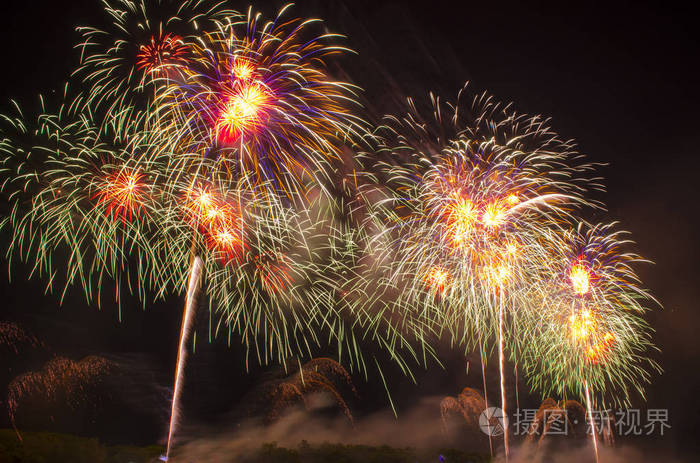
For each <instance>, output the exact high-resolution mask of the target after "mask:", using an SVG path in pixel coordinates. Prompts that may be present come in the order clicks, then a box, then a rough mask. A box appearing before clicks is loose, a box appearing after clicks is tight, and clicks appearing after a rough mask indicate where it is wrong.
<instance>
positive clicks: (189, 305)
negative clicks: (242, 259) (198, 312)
mask: <svg viewBox="0 0 700 463" xmlns="http://www.w3.org/2000/svg"><path fill="white" fill-rule="evenodd" d="M201 275H202V259H200V258H199V257H195V258H194V260H193V261H192V267H191V270H190V280H189V283H188V285H187V297H186V299H185V310H184V313H183V315H182V327H181V329H180V341H179V343H178V344H179V347H178V350H177V366H176V367H175V386H174V387H173V399H172V404H171V408H170V426H169V427H168V443H167V445H166V450H165V458H166V459H167V458H168V455H170V447H171V445H172V439H173V435H174V433H175V427H176V426H177V422H178V414H179V411H180V410H179V407H180V394H181V392H182V381H183V379H184V368H185V362H186V356H187V352H186V346H185V343H186V341H187V339H188V338H189V333H190V332H191V331H192V324H193V322H194V312H195V309H196V305H197V292H198V287H199V280H200V277H201Z"/></svg>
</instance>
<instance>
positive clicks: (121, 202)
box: [96, 169, 145, 220]
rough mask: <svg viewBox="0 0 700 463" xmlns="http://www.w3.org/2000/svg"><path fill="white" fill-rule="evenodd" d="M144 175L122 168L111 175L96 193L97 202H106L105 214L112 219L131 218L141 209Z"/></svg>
mask: <svg viewBox="0 0 700 463" xmlns="http://www.w3.org/2000/svg"><path fill="white" fill-rule="evenodd" d="M143 179H144V175H143V174H142V173H140V172H139V171H138V170H133V171H132V170H127V169H123V170H121V171H119V173H118V174H116V175H114V176H111V177H110V178H108V179H107V181H106V182H105V183H104V184H103V185H102V186H101V191H99V192H98V193H97V195H96V196H97V198H98V201H97V203H98V204H106V208H105V214H107V216H112V218H113V219H114V220H116V219H117V218H120V219H121V220H131V219H132V218H133V216H134V215H135V214H137V213H138V212H139V211H141V210H142V209H143V200H144V192H143V190H144V188H145V186H144V183H143Z"/></svg>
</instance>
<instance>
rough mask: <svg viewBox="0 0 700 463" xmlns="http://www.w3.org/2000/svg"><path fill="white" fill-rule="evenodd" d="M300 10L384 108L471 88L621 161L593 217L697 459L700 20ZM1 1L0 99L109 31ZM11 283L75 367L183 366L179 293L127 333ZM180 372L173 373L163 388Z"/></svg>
mask: <svg viewBox="0 0 700 463" xmlns="http://www.w3.org/2000/svg"><path fill="white" fill-rule="evenodd" d="M298 3H299V5H298V10H297V11H298V13H299V14H308V15H312V16H320V17H323V18H324V19H326V20H327V24H328V26H329V28H330V29H331V30H334V31H339V32H343V33H345V34H347V35H348V36H349V37H348V39H347V40H346V43H347V45H348V46H350V47H351V48H354V49H355V50H357V51H358V52H359V56H357V57H352V58H346V59H345V61H344V62H343V67H344V69H347V71H348V72H350V73H351V75H352V77H353V78H354V80H355V82H356V83H358V84H359V85H360V86H362V87H363V88H365V89H366V91H367V100H368V101H371V102H372V103H373V104H374V105H375V106H377V107H380V108H381V107H383V106H388V105H389V104H390V103H391V102H392V101H395V100H398V99H400V98H402V97H403V96H404V95H408V96H414V97H420V96H422V95H424V94H425V93H426V92H427V91H428V90H437V91H439V92H440V93H441V94H442V95H444V96H446V97H452V96H453V95H455V94H456V91H457V90H458V89H459V88H460V87H461V86H462V84H463V83H464V82H465V81H467V80H469V81H471V83H472V85H473V88H474V89H475V90H477V91H481V90H488V91H490V92H491V93H492V94H494V95H496V97H498V98H499V99H501V100H505V101H513V102H514V103H515V108H516V109H518V110H519V111H521V112H526V113H532V114H542V115H545V116H550V117H551V118H552V125H553V127H554V128H555V130H557V131H558V132H559V133H560V134H561V135H562V136H563V137H564V138H573V139H575V140H576V141H577V142H578V145H579V148H580V150H581V151H582V152H584V153H586V154H587V155H588V156H589V158H590V159H592V160H594V161H598V162H605V163H609V166H608V167H606V168H604V169H603V175H604V176H605V177H606V185H607V188H608V192H607V193H606V194H604V195H602V196H601V197H600V198H599V199H602V200H604V201H605V202H606V203H607V205H608V207H609V212H608V213H604V214H602V213H601V214H599V216H597V217H596V219H598V220H600V221H610V220H619V221H620V222H621V226H622V228H624V229H627V230H629V231H631V232H632V237H633V239H634V240H635V241H636V242H637V243H638V251H639V252H640V253H641V254H643V255H644V256H645V257H648V258H649V259H651V260H652V261H654V262H655V264H654V265H649V266H646V267H642V268H640V269H639V272H640V274H641V276H642V278H643V281H644V283H645V285H646V286H647V287H649V288H650V289H651V290H652V292H653V294H654V295H655V296H656V297H657V298H658V299H659V300H660V301H661V302H662V304H663V306H664V308H663V309H662V310H659V311H658V312H656V313H654V314H652V315H650V317H649V321H650V322H651V323H652V325H653V326H654V327H655V328H656V330H657V333H656V342H657V343H658V345H659V347H660V348H661V350H662V354H660V355H659V361H660V362H661V364H662V366H663V368H664V370H665V373H664V374H663V375H662V376H660V377H658V376H657V377H655V378H654V381H653V384H652V385H651V386H650V388H649V406H650V407H651V408H669V409H670V414H671V424H672V425H673V426H674V429H673V433H672V435H671V436H670V437H669V439H670V441H669V442H670V445H672V446H674V447H680V446H682V447H683V448H684V449H685V450H691V449H693V448H695V449H696V450H697V449H698V443H697V440H695V439H691V438H689V437H690V436H692V435H694V434H695V429H696V427H697V425H698V417H699V416H700V406H699V405H698V402H697V400H696V393H697V391H699V390H700V373H699V372H700V360H699V358H700V342H699V341H698V339H699V338H700V337H699V336H698V334H697V329H698V326H700V311H698V310H697V301H698V300H700V266H699V265H698V257H700V256H699V255H698V254H699V251H700V245H699V244H698V239H697V236H698V232H699V231H700V230H699V229H698V225H699V224H698V220H699V219H698V213H699V212H700V211H699V210H698V195H697V194H696V189H697V185H698V173H699V172H700V171H699V167H700V160H699V158H698V156H697V153H698V148H697V146H698V141H697V140H698V123H699V122H700V121H699V120H698V115H697V114H698V109H699V108H698V103H700V98H699V97H700V90H699V89H698V85H697V82H698V70H699V67H698V34H697V24H696V23H695V22H694V21H695V18H696V17H695V16H694V14H692V13H691V11H690V10H689V9H687V8H686V6H685V5H684V3H683V2H672V1H667V2H653V3H646V2H615V3H614V4H610V2H599V3H598V2H585V3H584V2H580V3H577V4H574V2H558V3H553V4H545V3H540V2H522V3H519V2H518V3H515V4H509V3H508V2H484V1H479V2H469V1H454V2H449V1H442V0H433V1H430V2H420V3H411V2H403V1H394V2H392V1H384V0H353V1H346V2H339V1H331V2H326V1H321V0H316V1H314V0H310V1H304V0H300V1H299V2H298ZM232 4H233V6H234V7H239V8H241V9H242V8H245V7H246V6H247V4H244V3H238V2H233V3H232ZM265 4H266V5H267V4H268V2H265ZM4 6H5V8H4V14H3V17H4V24H3V28H2V31H1V32H0V34H2V37H3V39H4V42H5V44H4V46H3V47H2V49H3V55H4V56H3V66H4V69H3V72H2V74H1V77H0V80H1V81H2V86H1V87H0V101H7V100H8V99H9V98H15V99H17V100H19V101H20V102H24V101H31V100H32V99H34V98H35V95H36V93H38V92H39V91H48V90H50V89H52V88H55V87H57V86H59V85H60V83H61V82H62V81H63V80H64V79H65V78H66V76H67V75H68V74H69V72H70V70H72V69H73V68H74V67H75V65H76V59H77V57H76V53H75V51H74V50H72V48H71V47H72V44H73V43H74V42H75V41H76V40H77V34H76V33H75V32H73V27H74V26H76V25H79V24H90V23H94V22H96V21H99V19H98V18H99V17H100V14H101V12H100V9H99V6H98V3H97V2H96V1H86V0H80V1H75V2H48V1H47V2H43V1H35V2H12V4H7V5H4ZM264 8H265V11H266V12H268V13H271V12H272V11H273V10H274V9H273V8H270V7H269V6H265V7H264ZM23 277H24V275H23V274H21V273H19V272H18V273H17V274H16V279H18V280H22V279H23ZM0 284H2V287H3V289H4V290H5V294H6V297H5V307H6V310H7V311H8V312H9V314H10V315H9V316H11V317H15V318H21V319H22V320H24V321H26V322H27V323H29V324H32V325H33V326H34V327H35V329H37V330H39V331H41V332H44V333H46V335H47V336H49V337H51V341H52V343H53V344H52V345H54V346H57V347H56V349H60V350H62V351H63V352H66V353H70V354H73V355H76V356H80V355H82V354H83V353H86V352H95V351H109V352H133V351H136V352H144V353H146V356H147V357H148V358H150V359H151V360H149V361H152V362H154V363H155V364H160V363H163V364H164V365H165V364H168V363H169V362H172V361H174V348H175V339H176V336H177V330H178V327H177V325H178V317H179V310H180V301H179V300H178V299H177V298H174V299H173V300H172V301H168V302H167V303H164V304H159V305H157V306H155V307H150V308H149V309H148V310H147V311H146V313H141V312H140V309H138V308H137V307H127V308H126V309H125V318H126V322H125V323H123V324H119V323H118V322H117V320H116V315H115V313H114V311H113V310H107V309H105V310H104V311H102V312H98V311H97V310H96V309H95V308H93V307H84V304H83V306H81V305H80V301H79V299H76V300H75V301H72V302H71V303H70V304H66V306H65V307H63V308H61V309H59V308H58V307H57V304H56V297H55V296H46V297H42V296H41V294H40V293H41V285H40V284H38V283H24V282H21V281H20V282H18V283H16V284H13V285H9V284H8V283H6V280H4V281H3V282H1V283H0ZM3 310H5V309H3ZM0 318H1V317H0ZM212 350H213V351H215V352H214V353H212V354H211V355H210V356H209V357H207V360H206V361H204V360H203V365H200V367H198V368H201V369H202V371H203V373H202V374H206V375H210V376H213V377H214V378H213V379H212V380H211V383H209V384H207V385H206V386H202V387H206V388H209V389H206V390H211V391H216V388H217V387H220V385H221V384H226V385H227V387H229V386H231V384H233V383H235V386H234V387H237V388H240V389H241V391H242V390H244V389H245V387H246V385H247V384H249V382H250V381H252V380H251V379H250V378H248V379H245V378H243V379H240V380H238V381H232V379H231V375H230V374H228V375H227V374H224V373H221V370H224V371H231V370H232V369H234V371H238V370H235V369H236V368H239V366H240V362H239V361H238V360H237V359H238V358H239V353H238V352H239V351H238V350H237V349H236V348H235V347H234V348H232V349H231V350H228V349H227V348H226V347H225V346H218V347H216V348H215V349H214V348H212ZM217 362H220V363H217ZM219 365H221V366H219ZM168 368H169V367H168V366H167V365H166V366H162V371H163V375H164V376H165V377H167V376H168V375H169V370H168ZM450 368H457V367H453V366H452V365H448V370H449V369H450ZM459 368H462V367H459ZM217 372H218V373H217ZM219 376H220V378H219ZM435 376H436V377H437V378H438V379H435ZM459 378H460V374H450V373H449V371H448V372H446V373H439V374H436V375H432V376H431V379H430V380H429V381H428V380H427V379H426V384H423V385H419V386H416V387H412V386H411V387H408V386H406V387H404V386H401V387H400V393H399V401H401V400H403V401H404V402H407V401H409V400H410V397H411V394H414V395H415V394H421V393H431V394H432V393H441V394H446V393H455V392H457V390H458V389H459V388H461V387H463V386H464V385H465V384H460V383H459V381H460V379H459ZM374 383H376V384H370V386H368V387H366V389H367V390H368V391H370V392H369V394H371V391H372V390H373V388H374V389H376V390H378V391H379V392H378V393H377V394H378V395H379V398H378V399H368V400H369V401H370V402H371V401H372V400H373V401H374V402H373V403H379V402H381V401H382V400H383V398H382V397H381V385H380V384H379V382H378V381H375V382H374ZM402 394H403V395H402ZM227 402H228V403H231V401H227ZM201 406H202V408H203V409H205V410H209V409H211V408H215V407H216V405H214V404H213V403H206V404H203V405H201ZM207 407H208V408H207ZM193 413H201V414H202V415H203V416H204V415H206V413H205V412H201V410H200V412H197V411H195V412H193Z"/></svg>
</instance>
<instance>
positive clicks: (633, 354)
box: [0, 0, 655, 455]
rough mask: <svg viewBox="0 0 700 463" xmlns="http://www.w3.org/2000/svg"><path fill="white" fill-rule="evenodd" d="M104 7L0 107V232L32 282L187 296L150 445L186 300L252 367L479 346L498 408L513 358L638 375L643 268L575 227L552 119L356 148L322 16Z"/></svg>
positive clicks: (438, 129)
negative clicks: (101, 18)
mask: <svg viewBox="0 0 700 463" xmlns="http://www.w3.org/2000/svg"><path fill="white" fill-rule="evenodd" d="M103 5H104V8H105V12H106V14H107V15H108V17H109V18H110V20H111V22H110V25H109V27H108V28H107V29H104V30H102V29H99V28H94V27H83V28H80V29H79V30H80V31H81V33H82V35H83V41H82V43H81V44H80V45H79V48H80V49H81V52H82V54H81V62H80V66H79V68H78V70H77V71H76V72H75V73H74V74H73V76H72V79H73V80H72V81H71V82H70V85H67V86H66V88H65V91H64V93H63V96H62V98H60V99H59V101H57V102H55V103H45V102H43V100H42V105H41V109H40V111H39V113H38V115H37V116H36V117H31V116H29V117H28V116H26V115H24V114H22V113H21V111H19V109H17V111H16V114H14V113H13V115H8V116H3V121H2V122H3V129H2V137H1V138H0V153H1V154H2V160H1V161H0V173H1V174H2V177H3V179H2V184H1V185H2V187H1V190H0V191H1V192H2V194H3V195H4V199H5V200H6V203H7V205H8V209H7V214H6V217H5V218H4V219H3V221H2V226H3V227H5V228H7V229H8V230H9V231H10V234H11V238H10V243H9V252H10V253H9V255H11V256H18V257H19V258H20V259H22V260H25V261H27V262H30V263H31V264H32V268H33V273H34V274H36V275H37V276H40V277H45V278H46V279H47V280H48V282H49V283H48V286H49V288H52V287H54V286H57V287H59V288H60V290H61V291H62V292H65V290H66V289H67V288H68V287H70V286H72V285H78V286H80V287H81V288H82V290H83V292H84V294H85V296H86V298H87V300H88V301H90V302H91V301H97V302H98V304H99V301H100V298H104V297H107V295H110V297H111V294H113V292H112V287H111V286H110V287H109V290H108V289H107V286H106V285H107V284H108V283H109V285H111V284H114V287H115V289H116V299H117V301H120V300H121V296H120V295H121V292H122V291H129V292H132V293H133V292H135V293H136V294H137V295H138V297H139V298H140V299H141V300H142V301H143V302H144V304H146V303H147V301H148V300H149V299H150V298H159V297H165V296H166V295H170V294H186V303H185V313H184V314H183V326H182V331H181V336H180V346H179V354H178V366H177V373H176V375H177V381H176V385H175V391H174V399H173V411H172V417H173V419H172V420H171V428H170V433H169V444H168V451H169V450H170V443H171V439H170V437H172V434H173V429H174V423H175V419H174V418H175V416H176V411H177V410H176V408H177V398H178V395H179V391H180V390H181V382H180V379H181V376H182V367H183V365H184V357H185V350H186V349H185V347H186V343H187V339H188V333H189V330H190V328H191V323H192V320H193V310H194V307H195V306H196V304H195V302H196V298H197V296H198V295H199V293H200V288H201V289H202V291H201V293H202V295H203V296H204V297H205V298H206V300H207V303H208V306H209V309H210V312H211V313H212V314H213V315H215V316H216V319H217V320H218V323H217V324H216V325H215V329H214V331H215V333H220V332H224V333H227V334H228V333H232V332H236V333H238V334H240V336H241V337H242V339H243V342H244V343H245V344H246V345H247V346H248V347H249V352H250V353H251V355H253V356H255V357H256V358H257V360H258V361H260V362H270V361H279V362H285V361H286V359H287V358H289V357H292V356H310V355H312V353H313V351H314V349H315V348H316V347H317V346H323V345H326V344H328V345H331V346H334V347H336V348H337V353H338V356H339V357H341V358H342V357H343V356H345V355H349V359H350V360H349V361H350V363H351V365H352V366H353V368H354V367H357V368H359V369H360V370H364V371H366V370H367V366H366V363H367V362H366V359H365V357H364V355H363V353H362V352H361V349H360V345H361V341H362V339H368V340H371V341H374V342H376V343H377V344H379V345H380V346H381V347H382V348H383V349H386V350H387V351H388V352H389V354H390V356H391V357H392V358H393V359H395V360H396V361H397V362H399V365H400V366H401V367H402V368H403V369H404V371H405V372H407V373H409V374H410V370H409V368H408V362H407V360H408V359H410V358H413V359H416V360H419V361H423V362H425V359H426V358H427V357H428V356H431V355H434V352H433V350H432V349H431V347H430V346H431V342H432V341H434V340H435V339H436V338H438V337H446V338H448V339H449V340H450V341H451V342H453V343H456V344H459V345H460V346H462V347H464V348H465V349H468V350H471V349H479V351H480V352H481V356H482V368H483V363H484V361H485V358H486V356H487V353H488V351H490V350H491V349H492V348H494V347H493V346H494V345H495V346H496V348H497V350H498V354H499V355H498V358H499V366H500V371H501V405H502V407H504V409H505V383H504V362H505V359H506V356H510V358H512V359H513V360H516V362H517V361H518V360H517V354H518V352H520V354H521V355H520V357H521V358H520V362H522V364H523V365H524V369H525V371H526V372H527V373H528V376H529V377H530V379H531V381H532V383H533V385H534V386H536V387H537V388H538V389H541V390H543V391H545V392H549V391H556V392H558V393H560V394H563V395H566V394H575V395H577V396H579V397H580V396H582V395H584V394H585V395H586V396H587V397H588V396H589V395H590V394H589V385H590V387H592V388H593V389H594V390H595V391H596V392H597V393H598V394H600V395H601V396H604V395H606V393H607V395H613V396H614V397H615V398H616V399H618V400H626V399H627V397H628V394H629V391H630V390H632V389H639V388H640V387H641V386H640V383H641V382H644V381H645V380H646V379H647V378H648V371H649V368H650V367H651V368H654V367H655V366H654V364H653V363H650V362H649V361H648V360H647V359H646V357H645V351H646V350H647V349H648V348H650V347H651V341H650V335H649V329H648V328H647V326H646V325H645V324H644V322H643V320H642V318H641V313H642V312H643V309H642V307H643V304H644V302H643V301H645V300H647V299H648V295H647V293H646V292H645V291H643V290H640V289H638V286H637V284H638V283H637V279H636V277H635V274H634V272H633V270H632V268H631V265H632V264H633V263H634V262H635V261H637V260H639V259H638V258H637V257H636V256H633V255H629V254H625V253H624V252H622V248H621V244H622V243H621V242H620V240H619V238H618V235H617V234H614V233H611V232H610V231H609V228H608V227H594V228H593V229H592V230H591V231H590V232H585V231H582V230H581V229H579V230H578V231H572V230H574V229H575V228H576V227H575V226H574V225H573V224H577V223H579V222H580V219H578V218H576V217H575V216H576V214H577V213H578V211H579V210H581V209H582V208H584V207H597V206H598V204H597V203H596V202H593V201H590V200H588V199H587V198H586V197H585V195H586V194H587V193H588V192H589V191H590V190H595V189H598V188H600V185H599V184H598V183H597V180H596V179H595V178H593V175H592V174H591V172H592V170H593V167H594V166H592V165H590V164H587V163H586V162H585V160H583V158H582V157H581V156H580V155H579V154H578V153H577V152H576V150H575V148H574V146H573V144H572V143H570V142H566V141H562V140H561V139H560V138H559V137H558V136H557V134H556V133H554V132H553V131H552V130H551V129H550V127H549V125H548V121H546V120H543V119H541V118H539V117H530V116H526V115H520V114H517V113H516V112H515V111H513V110H512V109H511V108H510V107H509V106H503V105H501V104H499V103H497V102H495V101H494V100H493V99H492V98H491V97H489V96H488V95H486V94H481V95H474V96H472V97H471V98H469V96H468V94H469V92H468V90H466V89H463V90H462V92H460V94H459V97H458V99H457V102H456V103H449V102H445V101H443V100H441V99H440V98H437V97H434V96H433V97H432V101H431V104H430V105H428V106H427V108H423V107H421V106H420V105H419V104H416V103H415V102H414V101H412V100H409V109H408V112H407V113H406V114H405V115H400V116H387V117H386V118H385V120H384V124H383V125H381V126H380V127H378V128H376V130H374V131H372V132H370V133H367V131H366V127H367V125H366V124H365V123H364V122H363V121H362V117H360V116H358V115H357V113H358V112H359V105H358V104H357V103H356V97H357V95H356V93H357V89H356V88H355V87H354V86H353V85H351V84H350V83H348V82H343V81H339V80H337V79H334V78H333V77H332V72H331V71H330V69H329V66H328V65H327V62H326V61H327V60H328V59H329V58H330V57H332V56H333V55H336V54H340V53H344V52H346V51H347V50H346V49H345V48H344V47H342V46H340V45H337V44H336V42H337V36H336V35H334V34H329V33H326V32H324V31H320V32H319V29H318V28H317V26H318V25H317V22H318V21H317V20H303V19H294V18H291V17H289V16H288V14H289V13H288V10H289V9H288V7H285V8H283V9H282V10H281V11H280V13H279V14H278V15H277V16H275V17H274V18H273V19H272V20H270V21H266V20H265V19H264V18H262V16H261V15H259V14H255V13H254V11H253V10H252V9H250V10H248V12H247V13H245V14H240V13H238V12H235V11H232V10H230V9H228V7H227V6H226V4H224V3H223V2H217V1H213V0H212V1H208V0H187V1H184V2H175V1H172V2H169V1H165V0H163V1H153V2H147V1H146V0H138V1H129V0H115V1H111V0H104V1H103ZM468 98H469V100H468V101H467V99H468ZM353 151H356V152H357V155H355V154H354V152H353ZM215 333H213V334H215ZM492 340H493V341H495V342H494V343H491V341H492ZM416 345H417V346H418V347H416ZM374 362H375V363H376V362H377V361H376V359H374ZM377 366H379V365H378V364H377ZM516 371H517V370H516ZM484 382H485V381H484ZM484 389H486V386H485V384H484ZM484 398H485V399H486V400H485V401H486V402H487V401H488V398H487V397H486V394H485V397H484ZM588 403H589V411H590V406H591V405H590V403H591V400H588ZM504 441H505V444H506V455H508V450H507V448H508V447H507V445H508V444H507V443H508V441H507V433H506V438H505V439H504Z"/></svg>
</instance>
